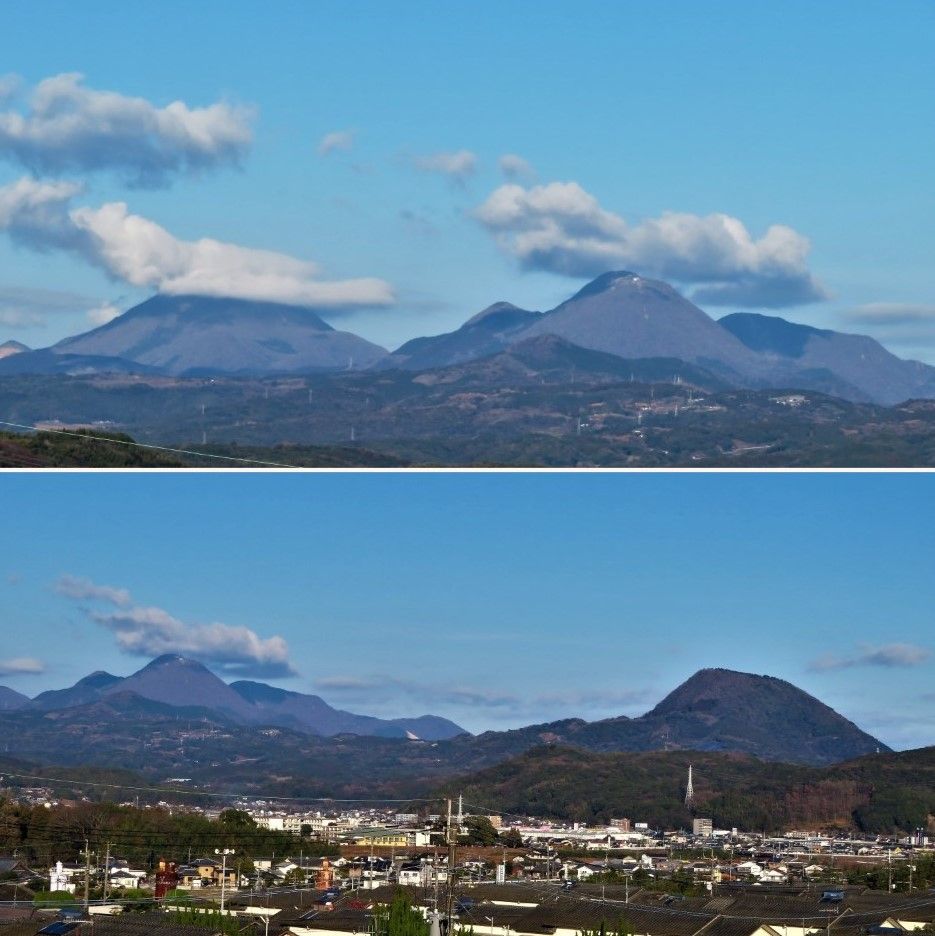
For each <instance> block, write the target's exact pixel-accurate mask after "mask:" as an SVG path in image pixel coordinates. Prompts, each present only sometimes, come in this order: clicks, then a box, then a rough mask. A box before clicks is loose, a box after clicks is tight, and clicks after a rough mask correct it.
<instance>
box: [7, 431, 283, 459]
mask: <svg viewBox="0 0 935 936" xmlns="http://www.w3.org/2000/svg"><path fill="white" fill-rule="evenodd" d="M0 426H10V427H11V428H14V429H27V430H29V431H30V432H49V433H55V434H57V435H64V436H69V437H70V438H73V439H84V440H86V441H90V442H104V443H107V444H110V445H125V446H127V447H129V448H141V449H151V450H152V451H156V452H171V453H172V454H173V455H194V456H196V457H197V458H215V459H220V460H221V461H231V462H237V463H239V464H242V465H259V466H261V467H263V468H295V467H297V466H296V465H286V464H283V463H282V462H271V461H261V460H260V459H258V458H237V457H236V456H234V455H217V454H214V453H212V452H197V451H194V450H192V449H180V448H171V447H169V446H167V445H155V444H153V443H148V442H137V441H135V440H130V439H108V438H103V437H101V436H92V435H86V434H85V433H82V432H75V431H73V430H71V429H51V428H39V427H38V426H30V425H26V424H24V423H14V422H7V421H6V420H3V419H0ZM30 467H36V466H30Z"/></svg>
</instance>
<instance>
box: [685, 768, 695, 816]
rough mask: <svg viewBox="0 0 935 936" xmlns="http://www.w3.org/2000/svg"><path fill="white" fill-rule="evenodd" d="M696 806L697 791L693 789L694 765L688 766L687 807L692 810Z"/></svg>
mask: <svg viewBox="0 0 935 936" xmlns="http://www.w3.org/2000/svg"><path fill="white" fill-rule="evenodd" d="M694 805H695V791H694V789H693V788H692V765H691V764H689V765H688V783H687V785H686V786H685V806H686V808H688V809H691V808H692V806H694Z"/></svg>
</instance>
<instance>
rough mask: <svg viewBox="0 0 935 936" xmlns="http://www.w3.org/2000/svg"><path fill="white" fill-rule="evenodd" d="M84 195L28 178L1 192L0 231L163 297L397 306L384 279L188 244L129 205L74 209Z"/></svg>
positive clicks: (264, 253) (213, 244)
mask: <svg viewBox="0 0 935 936" xmlns="http://www.w3.org/2000/svg"><path fill="white" fill-rule="evenodd" d="M79 191H80V189H79V188H78V187H77V186H75V185H74V184H72V183H68V182H46V181H41V180H36V179H29V178H22V179H19V180H18V181H17V182H14V183H12V184H10V185H8V186H6V187H5V188H0V229H6V230H7V232H8V233H9V235H10V237H11V238H13V240H14V241H16V242H18V243H21V244H24V245H26V246H29V247H31V248H33V249H37V250H52V249H59V250H68V251H71V252H74V253H78V254H80V255H81V256H83V257H84V258H85V259H86V260H87V261H89V262H90V263H93V264H94V265H95V266H98V267H100V268H102V269H103V270H105V271H106V272H107V273H108V274H109V275H110V276H112V277H113V278H114V279H117V280H121V281H123V282H125V283H129V284H130V285H133V286H142V287H150V288H153V289H156V290H158V291H159V292H161V293H168V294H174V295H179V294H193V295H199V296H229V297H232V298H240V299H254V300H260V301H269V302H284V303H290V304H293V305H308V306H315V307H318V308H326V309H335V310H336V309H341V308H353V307H361V306H382V305H389V304H391V303H392V302H393V291H392V288H391V287H390V285H389V284H388V283H387V282H385V281H384V280H380V279H374V278H364V279H350V280H330V281H329V280H322V279H319V276H320V273H321V270H320V268H319V266H318V265H317V264H315V263H312V262H311V261H307V260H299V259H298V258H296V257H291V256H289V255H288V254H282V253H277V252H275V251H271V250H256V249H254V248H250V247H241V246H239V245H237V244H229V243H225V242H223V241H217V240H213V239H211V238H202V239H200V240H197V241H183V240H179V239H178V238H176V237H174V236H173V235H172V234H170V233H169V232H168V231H167V230H166V229H165V228H163V227H161V226H160V225H158V224H156V222H154V221H150V220H149V219H148V218H144V217H142V216H140V215H135V214H131V213H130V212H129V211H128V209H127V206H126V204H125V203H124V202H109V203H107V204H104V205H101V206H100V207H99V208H89V207H78V208H72V207H71V201H72V199H73V198H74V196H75V195H77V194H78V192H79Z"/></svg>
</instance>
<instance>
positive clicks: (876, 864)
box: [0, 787, 935, 936]
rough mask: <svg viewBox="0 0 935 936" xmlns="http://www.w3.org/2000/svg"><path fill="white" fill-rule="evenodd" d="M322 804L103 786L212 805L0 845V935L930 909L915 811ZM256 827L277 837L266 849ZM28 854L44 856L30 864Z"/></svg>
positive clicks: (635, 920) (663, 927) (801, 923)
mask: <svg viewBox="0 0 935 936" xmlns="http://www.w3.org/2000/svg"><path fill="white" fill-rule="evenodd" d="M6 795H7V796H9V795H10V791H6ZM16 797H17V805H19V806H21V807H23V808H24V809H29V810H33V811H34V812H38V813H39V814H40V815H42V814H48V815H50V816H51V815H54V814H60V813H62V812H63V811H64V812H65V813H66V814H67V813H68V811H72V812H76V813H80V812H82V811H86V812H87V811H90V812H89V813H88V814H89V815H93V813H94V811H95V810H96V809H103V808H110V809H112V808H115V807H114V806H113V804H108V805H107V806H102V805H100V804H91V803H90V802H87V801H74V800H62V799H60V798H57V797H56V796H55V795H54V793H53V790H52V789H48V788H41V787H34V788H29V789H21V790H19V791H18V793H17V794H16ZM5 802H7V803H11V801H10V800H6V801H5ZM322 806H326V804H318V808H314V809H311V808H303V807H302V806H299V805H289V806H286V805H285V804H282V803H279V802H270V801H265V800H247V799H244V798H235V799H232V800H230V801H229V802H225V803H223V804H215V805H213V806H212V807H210V808H206V807H193V806H179V805H177V804H176V805H172V804H169V803H165V802H163V803H155V802H154V803H152V804H147V805H143V806H139V805H138V804H137V803H135V802H134V803H124V804H120V805H119V807H116V808H119V809H120V810H122V811H123V813H125V814H126V815H127V816H130V817H133V816H136V818H137V820H138V825H139V829H143V828H144V827H145V826H146V824H147V823H146V821H145V820H146V819H147V818H151V817H153V816H156V815H157V814H160V815H161V814H171V815H175V816H179V815H180V814H182V815H183V818H184V819H185V821H192V822H194V821H198V822H201V823H209V824H211V828H212V829H213V830H214V831H212V832H211V833H210V834H211V835H213V836H214V839H211V841H216V844H215V846H214V847H213V848H212V847H210V846H209V847H207V848H205V847H204V844H203V843H204V841H205V838H204V835H203V834H202V836H201V838H193V840H192V842H186V841H184V840H178V841H174V842H167V841H160V840H159V838H158V836H156V835H155V834H153V833H150V835H149V838H147V836H146V835H142V837H140V835H141V833H140V832H138V831H136V830H132V831H131V830H129V829H124V831H123V832H122V833H118V834H115V833H114V832H103V831H94V830H92V829H90V828H88V829H87V830H86V835H85V838H84V841H83V843H80V842H79V843H78V847H77V849H76V850H75V851H74V854H68V851H69V847H71V846H70V843H73V842H74V840H75V834H74V832H71V833H70V837H69V836H64V837H63V840H62V841H61V842H59V843H54V842H53V843H50V842H44V843H42V844H41V845H39V844H38V843H35V842H31V841H30V842H26V843H24V845H23V847H21V848H15V849H13V850H12V851H11V853H10V854H7V855H4V856H0V936H35V934H43V936H66V934H68V933H72V932H75V933H76V936H82V934H81V932H80V930H81V928H82V927H85V926H87V927H91V929H90V930H89V931H88V932H89V934H90V933H91V932H93V931H98V932H101V928H102V934H103V936H110V934H113V936H120V934H127V936H137V934H142V933H143V932H145V933H152V934H157V936H158V934H160V933H162V932H165V933H166V936H206V931H207V932H210V933H228V934H236V933H242V932H246V933H255V934H256V933H260V932H262V933H263V936H269V934H270V932H272V933H273V934H274V936H346V934H352V933H354V934H356V933H375V934H376V933H382V932H384V931H385V932H386V934H387V936H399V934H400V933H404V932H408V933H411V934H424V936H433V934H434V936H440V934H447V933H448V932H451V933H455V932H457V933H458V934H465V936H466V934H471V933H473V934H478V936H480V934H483V936H533V934H537V936H542V934H548V936H576V934H581V936H586V934H591V933H601V932H603V933H611V932H614V933H625V934H633V936H810V934H817V933H820V931H822V930H824V931H825V933H826V934H828V936H830V933H831V932H832V930H833V931H834V932H835V933H836V934H838V936H860V934H874V936H885V934H895V933H899V932H913V931H917V930H922V929H931V928H932V926H933V924H935V891H933V889H932V888H933V885H935V852H933V849H932V842H931V841H930V838H929V836H928V835H927V834H926V833H925V831H924V830H922V829H919V830H917V831H916V832H915V833H913V834H909V835H903V836H893V837H886V836H874V837H865V838H856V837H853V836H852V835H849V834H844V833H840V832H838V833H829V832H826V831H822V830H788V831H787V832H785V833H784V834H782V835H774V836H768V835H765V834H763V833H757V832H754V831H750V830H741V829H737V828H731V829H720V828H717V827H716V826H715V825H714V823H713V822H712V820H711V819H710V818H705V817H702V816H694V817H693V818H692V819H691V823H690V824H691V828H685V829H676V830H672V829H654V828H651V827H650V825H649V824H648V823H647V822H644V821H639V820H631V819H628V818H620V819H616V820H613V821H612V822H610V823H609V824H607V825H602V826H585V825H583V824H580V823H570V824H560V823H555V822H548V821H545V820H541V819H537V818H536V817H532V816H512V815H509V816H508V815H501V814H496V813H492V812H487V811H481V810H478V809H477V808H476V807H474V806H470V805H468V804H465V803H464V802H463V801H461V800H457V799H456V800H449V801H447V802H442V803H426V802H422V803H418V804H412V803H410V804H402V809H400V807H399V806H398V805H396V804H392V803H385V804H380V805H379V806H378V807H374V806H368V805H367V804H364V803H361V804H356V805H350V804H349V805H347V806H346V807H345V808H340V809H333V808H322ZM439 806H441V807H442V808H441V809H438V807H439ZM432 807H435V810H436V811H432ZM403 810H405V811H403ZM7 825H9V823H7ZM85 825H86V826H88V825H93V823H87V822H85ZM50 828H51V826H50ZM10 832H11V830H10V829H7V830H6V833H5V834H6V838H7V841H9V838H10ZM263 836H275V838H274V839H268V840H266V841H263ZM270 841H275V843H276V845H277V847H278V850H276V851H273V850H270V849H268V848H263V844H268V843H269V842H270ZM139 842H145V843H148V844H147V845H146V849H148V851H147V854H146V857H145V858H144V859H142V860H141V858H140V856H141V855H142V854H143V852H142V851H141V850H140V847H139ZM199 845H200V846H202V847H201V848H200V850H199V847H198V846H199ZM290 845H291V847H289V846H290ZM43 849H44V850H43ZM122 851H126V852H128V853H129V852H132V853H133V855H134V857H133V858H132V859H131V858H130V857H128V856H127V855H122V854H121V852H122ZM41 855H48V856H53V855H56V856H58V857H56V860H55V861H54V862H50V863H49V864H48V866H45V867H44V866H41V865H40V864H39V862H38V859H39V858H40V856H41ZM394 908H395V909H394ZM400 914H402V919H405V920H408V921H409V922H408V924H407V926H410V927H411V928H410V929H408V930H406V929H405V928H404V929H403V930H400V929H399V928H398V927H399V926H400V925H401V924H400V923H399V919H400ZM390 919H393V920H395V921H396V922H395V923H394V924H393V926H390V924H389V923H388V920H390ZM394 926H395V927H396V929H394Z"/></svg>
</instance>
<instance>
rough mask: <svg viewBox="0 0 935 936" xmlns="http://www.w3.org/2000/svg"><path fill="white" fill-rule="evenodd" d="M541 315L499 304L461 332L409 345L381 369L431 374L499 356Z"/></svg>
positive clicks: (381, 363) (473, 320) (476, 317)
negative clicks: (436, 370) (438, 369)
mask: <svg viewBox="0 0 935 936" xmlns="http://www.w3.org/2000/svg"><path fill="white" fill-rule="evenodd" d="M539 315H540V313H538V312H529V311H527V310H526V309H520V308H518V307H517V306H515V305H512V304H511V303H509V302H497V303H494V305H492V306H488V307H487V308H486V309H484V310H483V312H478V313H477V315H475V316H474V317H473V318H470V319H468V320H467V321H466V322H465V323H464V324H463V325H462V326H461V327H460V328H459V329H458V330H457V331H453V332H449V333H448V334H445V335H435V336H434V337H430V338H413V339H412V341H407V342H406V343H405V344H404V345H403V346H402V347H400V348H397V349H396V350H395V351H394V352H393V353H392V354H391V355H390V356H389V357H387V358H384V359H383V360H382V361H380V362H379V363H378V365H377V366H378V367H381V368H390V367H400V368H403V369H405V370H429V369H432V368H437V367H448V366H450V365H452V364H462V363H464V362H465V361H471V360H474V359H476V358H479V357H486V356H487V355H488V354H496V353H497V352H498V351H501V350H503V348H504V347H506V345H507V344H509V342H510V339H511V338H512V337H513V336H514V335H516V334H517V333H518V332H520V331H522V330H523V329H525V328H527V327H528V326H529V325H530V324H532V323H533V322H534V321H535V320H536V319H538V318H539Z"/></svg>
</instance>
